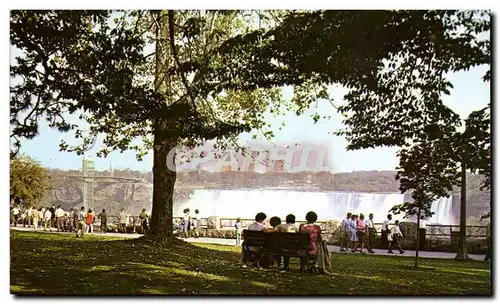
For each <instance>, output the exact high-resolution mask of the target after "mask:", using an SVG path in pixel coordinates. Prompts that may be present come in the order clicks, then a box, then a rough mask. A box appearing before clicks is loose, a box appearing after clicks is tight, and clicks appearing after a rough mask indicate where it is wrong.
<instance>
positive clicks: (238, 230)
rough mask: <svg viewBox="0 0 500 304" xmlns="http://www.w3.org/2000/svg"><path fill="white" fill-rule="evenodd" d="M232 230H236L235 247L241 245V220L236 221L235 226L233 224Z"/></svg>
mask: <svg viewBox="0 0 500 304" xmlns="http://www.w3.org/2000/svg"><path fill="white" fill-rule="evenodd" d="M234 228H236V246H240V244H241V219H240V218H237V219H236V224H234Z"/></svg>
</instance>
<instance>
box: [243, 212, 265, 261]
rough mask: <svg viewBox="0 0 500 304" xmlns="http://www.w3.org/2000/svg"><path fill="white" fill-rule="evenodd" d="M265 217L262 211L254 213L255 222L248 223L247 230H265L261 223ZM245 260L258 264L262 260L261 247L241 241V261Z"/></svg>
mask: <svg viewBox="0 0 500 304" xmlns="http://www.w3.org/2000/svg"><path fill="white" fill-rule="evenodd" d="M266 218H267V215H266V214H265V213H264V212H259V213H257V215H255V222H253V223H251V224H250V225H248V227H247V230H250V231H264V232H266V231H267V229H266V228H265V226H264V224H263V223H262V222H264V220H265V219H266ZM247 260H250V261H252V265H253V266H258V265H259V262H261V261H262V252H261V248H260V247H257V246H247V245H245V242H243V261H247Z"/></svg>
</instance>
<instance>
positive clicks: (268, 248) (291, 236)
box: [243, 229, 315, 266]
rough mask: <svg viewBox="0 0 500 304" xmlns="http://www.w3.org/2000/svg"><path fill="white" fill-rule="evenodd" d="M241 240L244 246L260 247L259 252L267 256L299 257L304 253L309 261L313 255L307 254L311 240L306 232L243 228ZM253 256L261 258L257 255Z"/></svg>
mask: <svg viewBox="0 0 500 304" xmlns="http://www.w3.org/2000/svg"><path fill="white" fill-rule="evenodd" d="M243 240H244V242H245V245H246V246H252V247H258V248H260V249H261V250H260V253H261V254H264V255H268V256H289V257H300V256H301V255H302V256H303V255H304V254H305V255H306V256H307V257H308V258H307V260H308V261H311V260H312V258H314V257H315V256H311V255H310V254H309V252H308V251H309V250H310V249H311V240H310V236H309V234H308V233H287V232H262V231H252V230H247V229H245V230H243ZM254 258H261V255H257V256H256V257H254ZM309 264H310V263H308V265H307V266H310V265H309Z"/></svg>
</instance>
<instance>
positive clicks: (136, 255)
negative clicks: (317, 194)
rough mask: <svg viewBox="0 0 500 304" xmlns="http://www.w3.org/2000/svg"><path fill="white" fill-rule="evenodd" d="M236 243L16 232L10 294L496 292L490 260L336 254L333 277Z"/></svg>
mask: <svg viewBox="0 0 500 304" xmlns="http://www.w3.org/2000/svg"><path fill="white" fill-rule="evenodd" d="M240 259H241V255H240V249H239V248H238V247H234V246H220V245H212V244H190V243H185V242H183V241H180V240H175V241H173V242H171V244H169V245H166V246H156V245H153V244H149V243H146V242H143V241H142V240H140V239H132V240H123V239H116V238H107V239H103V238H101V237H92V236H88V237H87V236H86V237H85V238H84V239H77V238H75V237H74V236H73V235H55V234H40V233H32V232H18V231H11V273H10V279H11V292H12V293H14V294H20V295H23V294H29V295H56V294H57V295H60V294H63V295H97V294H103V295H106V294H112V295H118V294H119V295H133V294H177V295H179V294H181V295H207V294H232V295H251V294H275V295H287V294H304V295H308V294H320V295H321V294H323V295H340V294H355V295H366V294H378V295H391V294H413V295H431V294H478V295H489V294H491V286H490V284H489V280H490V273H489V270H488V266H487V265H486V264H484V263H480V262H466V263H459V262H457V261H453V260H450V261H448V260H434V259H433V260H424V259H422V262H421V263H422V264H426V267H433V268H434V270H431V271H422V270H412V269H406V268H405V267H407V266H408V265H411V263H412V258H411V257H410V258H404V257H383V256H361V255H356V254H352V255H346V254H333V255H332V268H331V274H330V275H318V276H313V275H304V274H301V273H299V272H298V265H297V264H296V263H297V259H292V262H295V263H294V264H292V265H291V266H292V270H291V271H290V272H286V273H285V272H279V271H277V270H276V269H266V270H263V269H253V268H242V267H241V261H240Z"/></svg>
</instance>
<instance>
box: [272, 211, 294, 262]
mask: <svg viewBox="0 0 500 304" xmlns="http://www.w3.org/2000/svg"><path fill="white" fill-rule="evenodd" d="M285 220H286V223H285V224H281V225H278V226H277V227H276V231H277V232H288V233H296V232H297V231H298V229H297V226H295V215H293V214H289V215H287V216H286V219H285ZM289 265H290V257H289V256H286V255H285V256H283V266H284V268H283V270H285V271H288V270H289Z"/></svg>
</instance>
